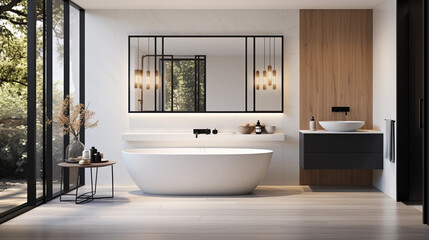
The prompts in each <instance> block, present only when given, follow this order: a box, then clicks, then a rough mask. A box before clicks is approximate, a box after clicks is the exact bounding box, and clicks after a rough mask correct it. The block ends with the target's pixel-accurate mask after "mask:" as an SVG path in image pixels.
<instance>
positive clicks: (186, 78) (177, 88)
mask: <svg viewBox="0 0 429 240" xmlns="http://www.w3.org/2000/svg"><path fill="white" fill-rule="evenodd" d="M199 67H200V69H199V70H200V75H199V82H200V86H199V88H200V89H199V92H200V96H199V97H200V98H199V99H200V101H199V103H198V104H199V110H200V111H203V110H205V86H204V70H205V67H204V61H203V60H201V61H200V65H199ZM195 68H196V66H195V61H194V60H175V61H173V76H171V74H168V73H170V72H171V61H165V72H166V74H165V75H166V76H165V88H166V89H165V94H166V108H165V109H166V111H171V100H172V99H171V97H170V96H171V78H173V111H184V112H195V111H196V109H195V90H196V89H195V88H197V86H196V79H195Z"/></svg>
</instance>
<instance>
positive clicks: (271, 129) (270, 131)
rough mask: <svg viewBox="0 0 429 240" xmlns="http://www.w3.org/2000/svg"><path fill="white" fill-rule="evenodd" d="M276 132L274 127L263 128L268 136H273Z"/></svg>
mask: <svg viewBox="0 0 429 240" xmlns="http://www.w3.org/2000/svg"><path fill="white" fill-rule="evenodd" d="M275 131H276V126H265V132H266V133H268V134H273V133H274V132H275Z"/></svg>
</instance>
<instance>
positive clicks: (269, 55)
mask: <svg viewBox="0 0 429 240" xmlns="http://www.w3.org/2000/svg"><path fill="white" fill-rule="evenodd" d="M269 41H270V43H269V49H268V50H269V54H268V61H269V63H268V86H271V85H272V78H273V66H271V38H269Z"/></svg>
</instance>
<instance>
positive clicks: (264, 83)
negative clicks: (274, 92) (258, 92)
mask: <svg viewBox="0 0 429 240" xmlns="http://www.w3.org/2000/svg"><path fill="white" fill-rule="evenodd" d="M262 77H263V79H264V80H263V83H262V89H264V90H267V71H265V70H264V71H263V72H262Z"/></svg>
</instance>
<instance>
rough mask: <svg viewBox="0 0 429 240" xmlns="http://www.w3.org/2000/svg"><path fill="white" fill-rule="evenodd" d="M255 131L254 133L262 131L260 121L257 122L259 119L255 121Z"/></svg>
mask: <svg viewBox="0 0 429 240" xmlns="http://www.w3.org/2000/svg"><path fill="white" fill-rule="evenodd" d="M255 133H256V134H261V133H262V126H261V123H260V122H259V120H258V122H257V123H256V126H255Z"/></svg>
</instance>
